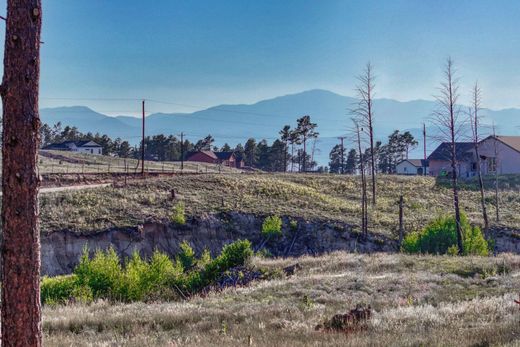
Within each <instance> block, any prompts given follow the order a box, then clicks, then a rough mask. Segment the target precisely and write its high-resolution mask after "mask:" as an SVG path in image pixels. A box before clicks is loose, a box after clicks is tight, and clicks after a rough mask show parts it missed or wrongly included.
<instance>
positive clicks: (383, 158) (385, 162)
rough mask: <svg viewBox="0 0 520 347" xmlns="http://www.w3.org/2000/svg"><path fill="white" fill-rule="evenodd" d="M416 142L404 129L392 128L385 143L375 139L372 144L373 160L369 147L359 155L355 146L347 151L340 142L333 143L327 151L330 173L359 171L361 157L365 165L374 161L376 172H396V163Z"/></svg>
mask: <svg viewBox="0 0 520 347" xmlns="http://www.w3.org/2000/svg"><path fill="white" fill-rule="evenodd" d="M417 144H418V142H417V140H416V139H415V138H414V136H413V135H412V134H411V133H410V132H409V131H405V132H403V133H401V132H400V131H399V130H394V132H392V134H390V135H389V136H388V140H387V143H385V144H383V142H382V141H376V142H375V145H374V158H375V159H374V161H372V152H371V151H370V148H366V149H365V150H364V152H363V155H361V156H360V155H359V153H358V152H359V151H358V150H356V149H355V148H350V149H349V150H348V152H346V151H345V148H344V146H343V145H342V144H337V145H335V146H334V147H333V148H332V150H331V151H330V153H329V159H330V161H329V167H328V171H329V172H330V173H337V174H350V175H352V174H356V173H359V166H360V165H359V164H360V163H359V160H360V158H363V160H364V164H365V165H366V166H367V167H370V166H371V165H372V162H374V164H375V165H376V166H375V172H376V173H385V174H394V173H396V166H397V164H398V163H399V162H400V161H401V160H404V159H408V154H409V152H410V150H412V149H414V148H415V147H416V146H417Z"/></svg>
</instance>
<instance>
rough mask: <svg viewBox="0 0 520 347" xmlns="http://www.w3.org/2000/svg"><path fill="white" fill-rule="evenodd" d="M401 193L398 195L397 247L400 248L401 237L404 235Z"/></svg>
mask: <svg viewBox="0 0 520 347" xmlns="http://www.w3.org/2000/svg"><path fill="white" fill-rule="evenodd" d="M403 205H404V202H403V195H402V194H401V195H400V196H399V248H401V245H402V243H403V237H404V226H403Z"/></svg>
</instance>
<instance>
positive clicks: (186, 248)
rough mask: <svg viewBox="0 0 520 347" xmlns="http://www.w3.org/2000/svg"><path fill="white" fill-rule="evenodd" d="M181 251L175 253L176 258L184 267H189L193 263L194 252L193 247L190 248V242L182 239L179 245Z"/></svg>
mask: <svg viewBox="0 0 520 347" xmlns="http://www.w3.org/2000/svg"><path fill="white" fill-rule="evenodd" d="M180 247H181V252H180V253H179V254H178V255H177V259H178V260H179V262H180V263H181V264H182V266H183V267H184V269H190V268H191V267H192V266H193V265H195V261H196V259H195V252H194V251H193V248H191V246H190V244H189V243H188V242H186V241H183V242H182V243H181V245H180Z"/></svg>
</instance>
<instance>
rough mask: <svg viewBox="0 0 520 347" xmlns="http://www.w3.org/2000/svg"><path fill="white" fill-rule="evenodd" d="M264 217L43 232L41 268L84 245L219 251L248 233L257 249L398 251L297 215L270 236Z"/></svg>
mask: <svg viewBox="0 0 520 347" xmlns="http://www.w3.org/2000/svg"><path fill="white" fill-rule="evenodd" d="M263 219H264V217H260V216H255V215H251V214H241V213H222V214H218V215H205V216H200V217H197V218H192V219H189V220H188V221H187V223H186V224H185V225H182V226H178V225H172V224H164V223H144V224H143V225H141V226H139V227H137V228H129V229H113V230H107V231H103V232H99V233H95V234H88V235H82V234H78V233H74V232H70V231H57V232H53V233H50V234H47V235H42V239H41V247H42V249H41V250H42V252H41V254H42V274H44V275H57V274H64V273H69V272H71V271H72V269H73V268H74V266H75V265H76V264H77V263H78V260H79V257H80V256H81V254H82V252H83V249H84V248H85V247H88V249H89V250H90V251H91V252H94V251H95V250H97V249H107V248H109V247H113V248H114V249H115V250H116V251H117V253H119V254H120V255H122V256H123V257H126V256H130V255H131V254H132V252H134V251H138V252H140V253H141V255H143V256H149V255H151V254H152V253H153V251H154V250H159V251H161V252H165V253H167V254H168V255H170V256H175V255H176V254H177V253H178V252H179V250H180V247H179V246H180V244H181V243H182V242H183V241H187V242H189V243H190V245H191V246H192V247H193V249H194V250H195V251H196V252H197V253H199V254H200V253H201V252H202V251H203V250H204V249H205V248H207V249H209V250H210V251H211V253H212V254H218V253H219V252H220V250H221V248H222V246H223V245H225V244H227V243H230V242H232V241H235V240H237V239H248V240H250V241H251V243H252V245H253V248H254V249H255V250H257V249H259V248H260V247H263V248H265V249H266V250H268V251H269V252H270V253H271V254H272V255H274V256H298V255H303V254H322V253H327V252H331V251H336V250H346V251H352V252H360V253H368V252H393V251H395V250H396V249H397V243H396V241H395V240H392V239H389V238H387V237H385V236H383V235H381V234H369V235H368V237H366V238H364V237H362V236H361V235H360V234H359V233H358V232H355V231H353V230H352V228H351V226H349V225H346V224H338V223H327V222H316V221H314V222H311V221H304V220H297V227H296V228H290V226H289V224H290V223H289V219H288V218H285V219H284V229H283V235H282V236H281V237H279V238H277V239H272V240H268V241H266V240H265V239H264V237H262V235H261V232H260V230H261V227H262V222H263Z"/></svg>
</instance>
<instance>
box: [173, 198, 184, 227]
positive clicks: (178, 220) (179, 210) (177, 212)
mask: <svg viewBox="0 0 520 347" xmlns="http://www.w3.org/2000/svg"><path fill="white" fill-rule="evenodd" d="M170 220H171V221H172V223H175V224H178V225H184V224H186V211H185V206H184V203H183V202H182V201H180V202H178V203H177V204H176V205H175V206H174V207H173V211H172V214H171V216H170Z"/></svg>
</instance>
